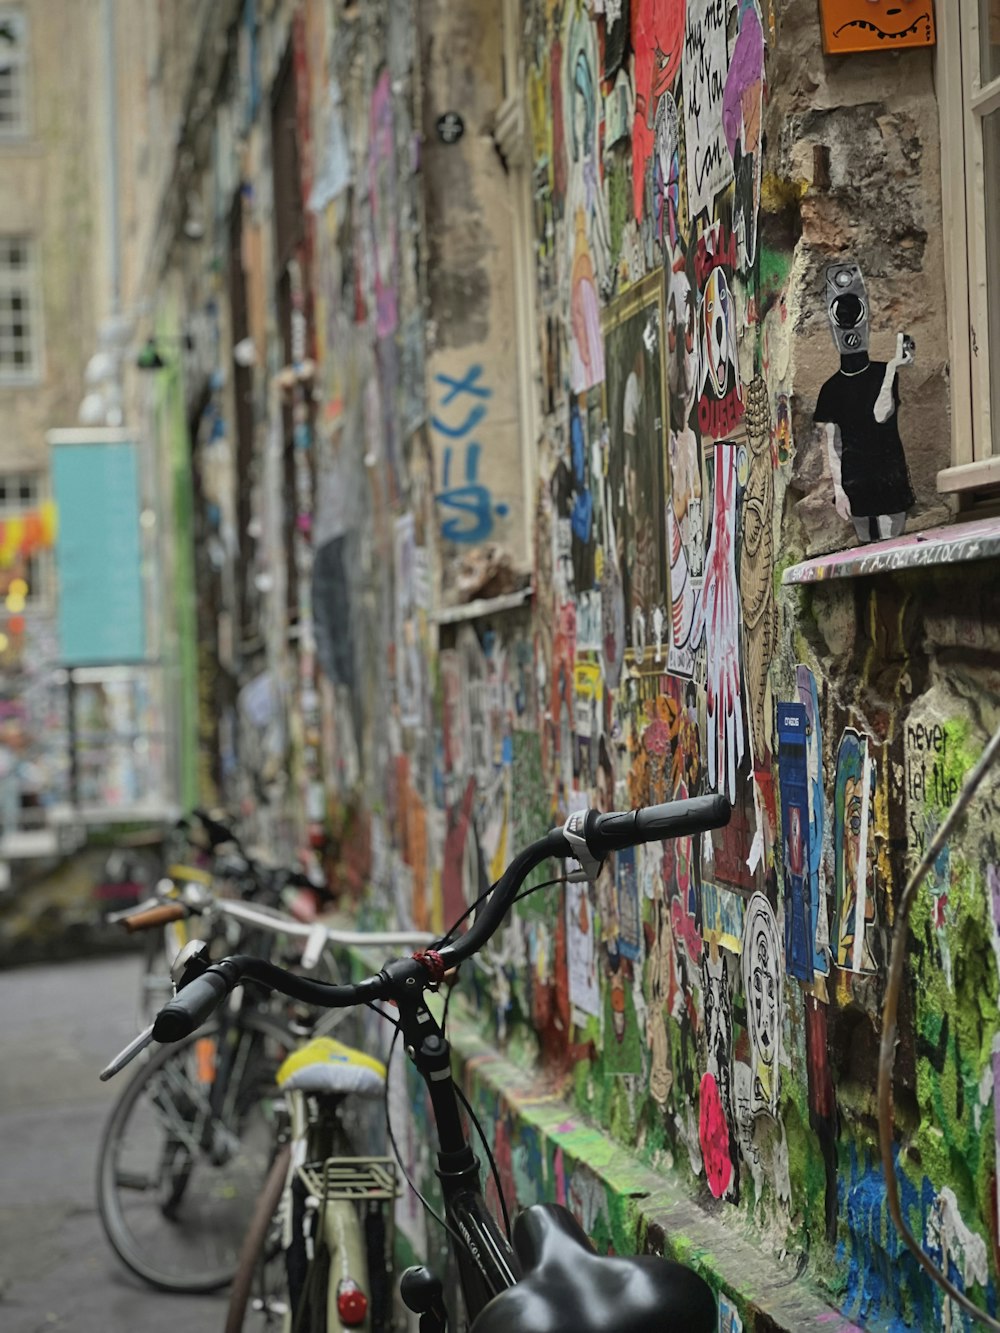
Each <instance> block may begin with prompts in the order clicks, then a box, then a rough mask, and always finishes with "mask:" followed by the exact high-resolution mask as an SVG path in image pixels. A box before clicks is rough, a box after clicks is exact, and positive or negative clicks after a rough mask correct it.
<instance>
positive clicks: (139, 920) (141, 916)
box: [122, 903, 188, 935]
mask: <svg viewBox="0 0 1000 1333" xmlns="http://www.w3.org/2000/svg"><path fill="white" fill-rule="evenodd" d="M187 914H188V909H187V908H186V907H185V906H184V904H183V903H163V904H162V906H160V907H151V908H149V910H148V911H146V912H136V913H135V915H134V916H127V917H125V918H124V919H123V921H122V925H123V926H124V927H125V929H126V930H127V931H128V933H129V934H130V935H134V934H135V932H136V931H137V930H151V929H152V928H153V927H154V926H165V925H166V924H167V922H168V921H180V919H181V918H182V917H185V916H187Z"/></svg>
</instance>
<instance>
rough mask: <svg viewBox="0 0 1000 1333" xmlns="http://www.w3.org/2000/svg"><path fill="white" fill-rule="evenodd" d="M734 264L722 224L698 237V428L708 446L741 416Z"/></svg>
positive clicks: (730, 237)
mask: <svg viewBox="0 0 1000 1333" xmlns="http://www.w3.org/2000/svg"><path fill="white" fill-rule="evenodd" d="M736 263H737V259H736V238H735V237H734V236H733V234H732V232H731V231H730V230H729V229H728V228H727V227H726V226H725V225H724V224H723V223H721V222H718V223H716V224H715V225H714V226H712V227H709V228H707V229H706V230H705V231H704V232H702V234H701V235H700V236H699V238H698V245H697V249H696V251H695V279H696V281H697V284H698V293H699V299H698V338H699V342H700V365H701V384H700V386H699V392H700V397H699V399H698V427H699V429H700V431H701V435H702V438H703V439H708V440H722V439H726V438H727V437H728V436H731V435H732V434H733V433H734V432H735V431H736V430H737V429H738V427H739V426H740V423H741V422H742V420H743V416H744V412H745V406H744V402H743V388H742V385H741V383H740V371H739V362H738V359H737V358H738V344H737V339H736V298H735V296H734V294H733V287H732V279H733V272H734V270H735V268H736Z"/></svg>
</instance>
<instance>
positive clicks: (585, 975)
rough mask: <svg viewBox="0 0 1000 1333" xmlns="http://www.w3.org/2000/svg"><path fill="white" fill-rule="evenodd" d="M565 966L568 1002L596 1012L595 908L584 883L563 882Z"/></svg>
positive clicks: (598, 1002)
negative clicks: (564, 889) (567, 980)
mask: <svg viewBox="0 0 1000 1333" xmlns="http://www.w3.org/2000/svg"><path fill="white" fill-rule="evenodd" d="M566 967H567V971H568V972H569V1001H570V1004H571V1005H572V1006H573V1008H574V1009H578V1010H580V1012H581V1013H584V1014H594V1015H599V1014H600V1012H601V992H600V987H599V986H598V984H597V948H596V945H595V942H594V911H593V907H592V905H591V902H590V892H589V886H588V885H586V884H567V885H566Z"/></svg>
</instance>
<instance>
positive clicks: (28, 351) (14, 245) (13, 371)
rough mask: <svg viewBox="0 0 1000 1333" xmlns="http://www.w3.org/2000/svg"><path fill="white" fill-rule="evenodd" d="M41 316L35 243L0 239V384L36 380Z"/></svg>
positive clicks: (12, 238) (10, 238) (19, 239)
mask: <svg viewBox="0 0 1000 1333" xmlns="http://www.w3.org/2000/svg"><path fill="white" fill-rule="evenodd" d="M40 313H41V312H40V309H39V301H38V294H37V279H36V274H35V247H34V243H33V242H32V241H31V240H30V239H29V238H28V237H27V236H0V384H27V383H30V382H32V381H33V380H36V379H38V376H39V372H40V362H41V357H40V353H39V322H40Z"/></svg>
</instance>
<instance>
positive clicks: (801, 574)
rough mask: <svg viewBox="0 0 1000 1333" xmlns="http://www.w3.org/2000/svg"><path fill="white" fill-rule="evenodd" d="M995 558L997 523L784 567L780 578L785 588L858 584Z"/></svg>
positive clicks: (937, 531)
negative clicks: (875, 576) (883, 576)
mask: <svg viewBox="0 0 1000 1333" xmlns="http://www.w3.org/2000/svg"><path fill="white" fill-rule="evenodd" d="M998 555H1000V518H982V519H979V520H977V521H976V522H974V523H956V524H954V525H953V526H951V527H946V528H929V529H927V531H926V532H914V533H910V534H908V535H906V536H903V537H890V538H889V539H888V540H886V541H882V542H870V543H869V544H867V545H865V546H852V547H851V548H850V549H849V550H846V551H833V552H831V553H830V555H819V556H816V557H814V558H813V559H812V560H804V561H803V562H802V563H801V564H799V565H790V566H789V567H788V569H786V570H785V572H784V574H783V575H782V577H781V581H782V583H783V584H785V585H790V584H791V585H794V584H801V583H823V582H826V581H828V580H830V579H849V578H864V577H866V576H867V575H871V574H886V573H891V572H893V571H895V570H905V569H926V568H927V567H928V566H931V565H954V564H959V563H961V562H964V561H968V560H988V559H991V558H993V557H996V556H998Z"/></svg>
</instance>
